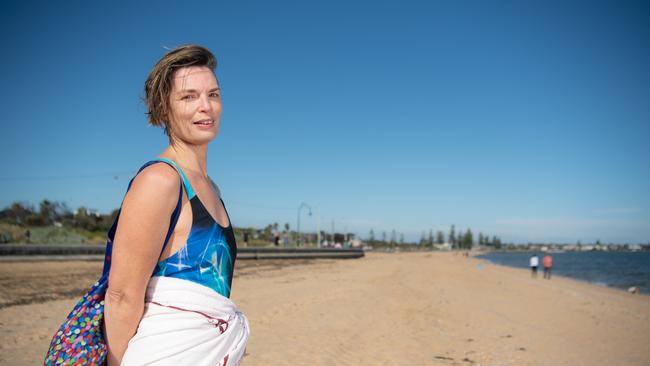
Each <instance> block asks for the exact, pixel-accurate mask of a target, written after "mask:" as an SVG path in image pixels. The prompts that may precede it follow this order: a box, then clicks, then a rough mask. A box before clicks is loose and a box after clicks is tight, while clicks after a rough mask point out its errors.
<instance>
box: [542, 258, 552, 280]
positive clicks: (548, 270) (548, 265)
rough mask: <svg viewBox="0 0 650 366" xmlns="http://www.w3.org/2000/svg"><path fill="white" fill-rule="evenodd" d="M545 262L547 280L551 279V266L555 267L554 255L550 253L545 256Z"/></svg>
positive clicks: (543, 260)
mask: <svg viewBox="0 0 650 366" xmlns="http://www.w3.org/2000/svg"><path fill="white" fill-rule="evenodd" d="M542 262H543V264H544V278H545V279H547V280H550V279H551V268H552V267H553V257H551V255H550V254H547V255H545V256H544V259H542Z"/></svg>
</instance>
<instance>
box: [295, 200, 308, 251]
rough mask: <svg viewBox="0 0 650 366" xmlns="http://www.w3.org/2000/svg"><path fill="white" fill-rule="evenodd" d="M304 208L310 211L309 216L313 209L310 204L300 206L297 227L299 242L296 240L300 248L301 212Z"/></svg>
mask: <svg viewBox="0 0 650 366" xmlns="http://www.w3.org/2000/svg"><path fill="white" fill-rule="evenodd" d="M303 207H304V208H307V209H309V216H311V207H310V206H309V205H308V204H306V203H304V202H302V203H301V204H300V206H298V225H297V227H296V231H297V234H298V240H296V243H298V246H300V210H302V208H303Z"/></svg>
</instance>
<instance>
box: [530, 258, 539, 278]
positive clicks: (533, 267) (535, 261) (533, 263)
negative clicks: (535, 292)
mask: <svg viewBox="0 0 650 366" xmlns="http://www.w3.org/2000/svg"><path fill="white" fill-rule="evenodd" d="M538 266H539V257H538V256H537V254H533V256H532V257H530V276H531V277H534V278H537V267H538Z"/></svg>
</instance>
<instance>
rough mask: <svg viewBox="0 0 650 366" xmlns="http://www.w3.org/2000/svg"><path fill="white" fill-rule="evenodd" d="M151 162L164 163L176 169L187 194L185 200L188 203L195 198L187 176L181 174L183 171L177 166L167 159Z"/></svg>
mask: <svg viewBox="0 0 650 366" xmlns="http://www.w3.org/2000/svg"><path fill="white" fill-rule="evenodd" d="M152 161H164V162H165V163H167V164H169V165H171V166H173V167H174V168H176V171H178V174H180V176H181V179H182V180H183V185H184V186H185V191H186V192H187V200H188V201H189V200H191V199H192V198H194V196H196V193H194V190H193V189H192V185H191V184H190V180H189V179H187V176H186V175H185V173H183V169H181V167H180V166H179V165H178V164H176V162H175V161H173V160H170V159H167V158H155V159H153V160H152Z"/></svg>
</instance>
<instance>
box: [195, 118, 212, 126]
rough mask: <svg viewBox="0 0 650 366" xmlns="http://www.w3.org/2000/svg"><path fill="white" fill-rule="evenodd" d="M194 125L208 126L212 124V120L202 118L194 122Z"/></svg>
mask: <svg viewBox="0 0 650 366" xmlns="http://www.w3.org/2000/svg"><path fill="white" fill-rule="evenodd" d="M194 124H195V125H199V126H206V127H210V126H212V125H213V124H214V120H211V119H202V120H200V121H196V122H194Z"/></svg>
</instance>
